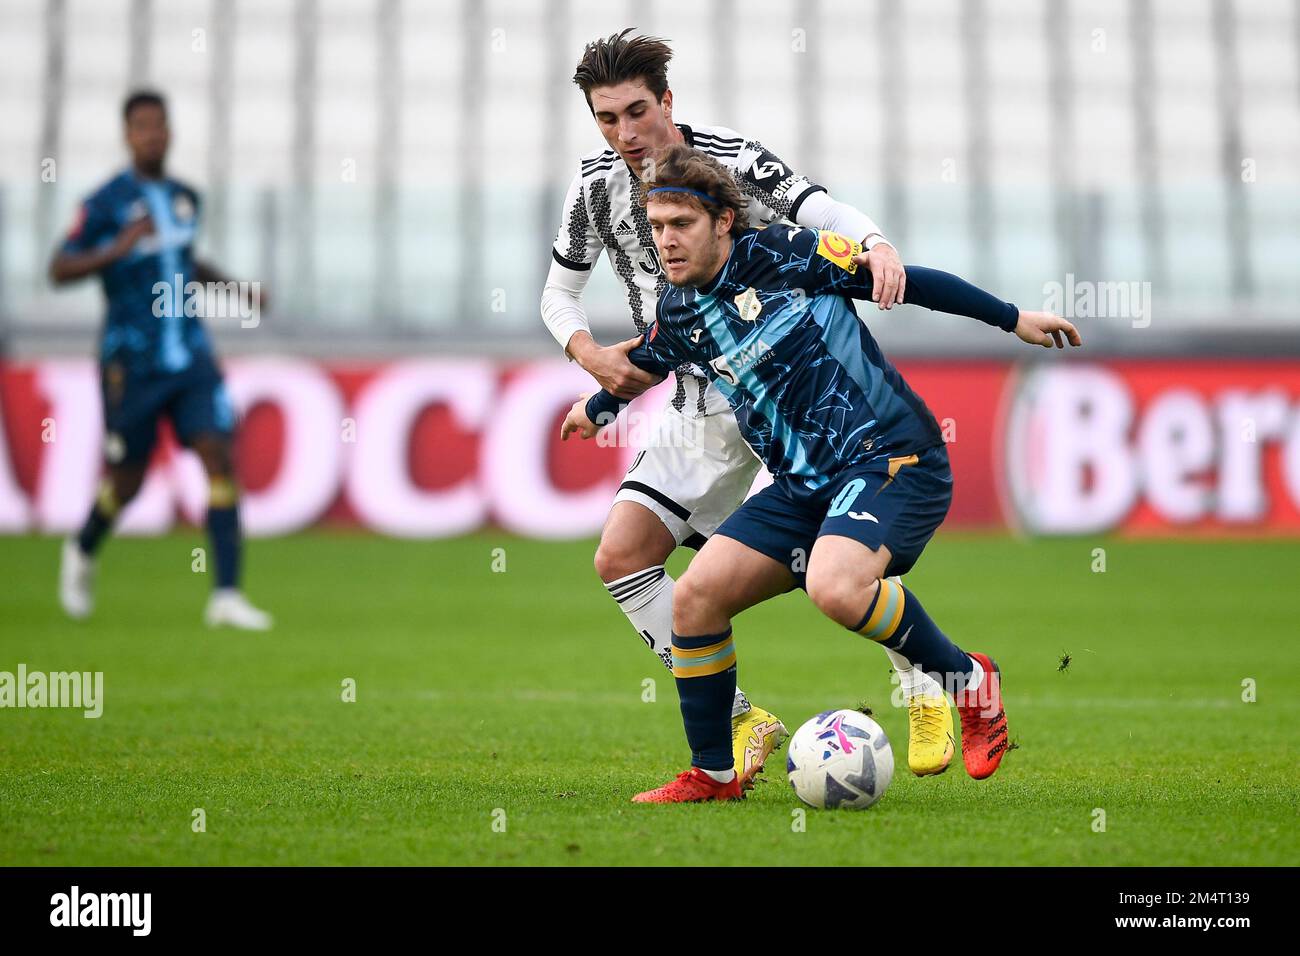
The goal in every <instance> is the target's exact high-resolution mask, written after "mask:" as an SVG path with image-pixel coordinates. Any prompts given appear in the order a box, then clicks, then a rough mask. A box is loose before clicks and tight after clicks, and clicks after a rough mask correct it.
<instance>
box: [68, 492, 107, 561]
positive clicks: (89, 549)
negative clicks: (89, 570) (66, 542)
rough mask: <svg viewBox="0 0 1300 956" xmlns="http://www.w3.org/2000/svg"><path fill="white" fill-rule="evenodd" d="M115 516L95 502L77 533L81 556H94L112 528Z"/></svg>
mask: <svg viewBox="0 0 1300 956" xmlns="http://www.w3.org/2000/svg"><path fill="white" fill-rule="evenodd" d="M114 517H115V516H114V515H111V514H109V513H108V512H107V511H105V510H104V508H103V506H102V505H100V503H99V502H98V501H97V502H95V505H94V507H93V508H91V509H90V514H89V515H87V516H86V523H85V524H83V525H82V526H81V530H80V531H79V532H77V546H78V547H80V548H81V553H82V554H92V555H93V554H94V553H95V552H96V551H98V550H99V546H100V545H101V544H103V542H104V538H105V537H106V536H107V535H108V532H109V531H110V530H111V529H112V527H113V518H114Z"/></svg>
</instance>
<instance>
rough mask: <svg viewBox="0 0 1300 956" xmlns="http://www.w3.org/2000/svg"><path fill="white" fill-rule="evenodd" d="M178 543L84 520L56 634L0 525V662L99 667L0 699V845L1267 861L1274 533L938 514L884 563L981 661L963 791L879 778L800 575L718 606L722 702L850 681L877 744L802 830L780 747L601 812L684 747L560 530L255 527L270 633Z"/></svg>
mask: <svg viewBox="0 0 1300 956" xmlns="http://www.w3.org/2000/svg"><path fill="white" fill-rule="evenodd" d="M201 544H202V539H201V538H200V537H199V536H198V535H197V534H178V535H175V536H172V537H169V538H165V539H160V540H138V539H136V540H132V539H122V540H115V541H113V542H111V543H110V544H109V545H108V549H107V551H106V553H105V555H104V560H103V562H102V567H101V575H100V588H99V596H100V601H99V607H98V609H97V612H96V615H95V617H94V619H93V620H92V621H90V622H88V623H85V624H80V625H78V624H73V623H70V622H68V621H66V620H64V619H63V618H62V617H61V615H60V613H59V611H58V608H57V605H56V603H55V601H54V580H55V570H56V564H57V558H58V547H59V545H58V542H57V541H55V540H52V539H48V538H20V539H0V670H9V671H13V670H15V669H16V667H17V664H18V663H19V662H23V663H25V664H26V665H27V666H28V668H29V670H45V671H50V670H70V669H76V670H92V671H93V670H101V671H103V672H104V675H105V676H104V680H105V706H104V714H103V717H102V718H100V719H99V720H87V719H84V718H83V717H82V716H81V715H80V713H77V712H71V711H59V710H21V711H19V710H9V709H6V710H0V864H9V865H12V864H284V863H290V864H441V863H456V864H503V863H504V864H680V863H726V864H755V863H759V864H762V863H779V864H826V863H849V864H909V863H916V864H935V863H953V864H975V863H982V864H1020V863H1037V864H1126V865H1130V864H1131V865H1145V864H1229V865H1231V864H1284V863H1285V864H1294V863H1296V862H1297V859H1300V853H1297V849H1298V848H1300V836H1297V833H1298V829H1297V827H1296V825H1295V822H1296V816H1297V793H1298V792H1300V787H1298V785H1300V772H1298V771H1297V752H1296V729H1295V728H1296V720H1297V718H1298V717H1300V704H1298V702H1297V701H1298V697H1297V692H1296V688H1297V686H1298V685H1300V654H1297V650H1296V646H1297V645H1296V641H1297V627H1296V623H1295V620H1296V618H1295V613H1294V601H1295V593H1296V592H1295V586H1296V582H1297V581H1298V580H1300V545H1298V544H1296V543H1290V542H1282V541H1230V542H1209V541H1197V542H1189V541H1179V542H1131V541H1118V540H1101V541H1095V540H1091V539H1088V540H1085V539H1073V540H1055V541H1032V542H1026V541H1019V540H1014V539H1011V538H1007V537H983V536H971V537H966V536H959V535H941V536H940V537H939V538H938V539H937V540H936V541H935V542H934V544H933V545H932V546H931V548H930V550H929V551H928V552H927V554H926V556H925V559H924V560H923V561H922V562H921V565H920V567H919V568H918V569H917V570H916V571H915V572H913V573H912V574H911V575H910V576H909V579H908V581H909V585H910V587H911V588H912V589H913V590H914V591H915V592H916V593H917V594H918V595H920V596H921V597H922V599H923V600H924V601H925V602H926V605H927V607H928V609H929V610H930V612H931V614H932V615H933V616H934V618H935V619H936V620H937V621H938V622H939V623H940V625H941V626H942V627H944V628H945V629H946V630H947V631H948V632H949V633H950V634H952V635H953V636H954V637H955V639H956V640H957V641H958V642H959V643H962V644H964V645H965V646H967V647H969V648H973V649H982V650H987V651H989V652H991V653H992V654H993V655H994V656H995V657H996V658H997V659H998V661H999V662H1000V664H1001V665H1002V668H1003V670H1004V673H1005V692H1006V699H1007V709H1008V716H1009V720H1010V727H1011V734H1012V737H1013V738H1014V739H1015V740H1016V741H1017V742H1018V743H1019V747H1018V749H1016V750H1015V751H1014V752H1012V753H1011V754H1010V755H1009V756H1008V757H1007V758H1006V760H1005V762H1004V763H1003V766H1002V769H1001V770H1000V771H999V772H998V774H997V775H996V776H995V777H993V778H992V779H991V780H988V781H984V782H976V781H973V780H971V779H970V778H969V777H967V776H966V775H965V773H964V771H963V770H962V769H961V767H960V762H959V761H958V762H957V764H955V765H954V767H953V769H952V770H950V771H949V772H948V773H947V774H946V775H944V776H943V777H939V778H929V779H925V780H917V779H915V778H913V777H911V776H910V774H908V773H907V772H906V770H905V763H906V715H905V713H904V712H903V711H901V710H898V709H896V708H894V707H892V706H891V705H890V696H891V690H892V687H891V685H890V683H889V673H888V668H887V664H886V661H885V657H884V655H883V654H882V653H881V652H880V650H879V649H878V648H876V647H873V646H869V645H867V644H866V643H865V642H864V641H863V640H862V639H860V638H856V637H853V636H852V635H849V634H848V633H846V632H844V631H843V630H841V629H839V628H837V627H835V626H834V625H832V624H830V623H829V622H828V621H826V620H824V619H822V618H821V617H820V616H819V615H818V614H817V613H816V611H815V609H814V608H813V607H812V606H811V605H810V604H809V603H808V602H807V600H806V598H805V597H804V596H803V595H802V594H793V595H787V596H786V597H783V598H781V599H778V600H776V601H774V602H771V603H770V604H769V605H767V606H765V607H762V608H759V609H756V610H754V611H751V612H749V613H747V614H745V615H743V616H742V617H741V618H739V619H738V621H737V625H736V635H737V648H738V652H739V655H740V679H741V686H742V687H744V688H745V689H746V690H747V691H748V692H749V694H750V696H751V697H752V698H753V699H754V700H755V701H756V702H758V703H759V704H761V705H763V706H766V707H768V708H769V709H772V710H774V711H776V712H777V713H778V714H779V715H781V716H782V717H783V718H784V719H785V720H786V722H787V723H788V724H790V725H791V727H792V729H793V727H794V726H796V725H797V724H799V723H800V722H802V721H803V720H805V719H806V718H807V717H809V716H811V715H812V714H813V713H815V712H817V711H819V710H822V709H825V708H828V707H836V706H853V705H856V704H858V703H859V702H860V701H865V702H867V703H868V704H869V705H870V706H872V707H873V709H874V710H875V714H876V717H877V719H878V720H880V721H881V723H882V724H883V726H884V727H885V729H886V730H887V731H888V733H889V735H890V737H891V739H892V740H893V742H894V746H895V752H896V754H897V757H898V760H899V763H900V765H901V766H900V770H901V772H900V773H898V774H896V776H895V778H894V783H893V786H892V787H891V788H890V790H889V792H888V794H887V795H886V796H885V798H884V799H883V800H882V801H881V802H880V803H879V804H878V805H877V806H876V807H874V808H872V809H871V810H869V811H867V812H865V813H852V812H847V811H840V812H818V811H812V810H810V811H808V812H807V814H806V829H805V830H804V832H795V829H794V828H793V827H792V824H794V823H795V822H796V818H795V816H794V815H793V814H792V811H793V810H795V809H796V807H798V806H799V804H798V803H797V801H796V800H795V798H794V795H793V793H792V791H791V790H790V789H789V787H788V786H787V785H786V783H785V779H784V778H785V775H784V773H783V771H782V770H781V769H780V766H781V765H782V764H783V762H784V760H783V758H782V759H779V760H777V761H774V764H775V766H774V767H773V770H772V772H771V773H770V774H769V775H768V777H769V779H767V780H766V781H765V782H764V783H763V784H762V785H761V786H760V787H759V788H758V789H757V790H756V791H755V792H754V793H753V794H752V795H751V796H750V798H749V799H748V800H747V801H745V802H744V803H742V804H729V805H717V804H715V805H708V806H677V807H640V806H637V807H634V806H631V805H630V804H629V803H628V802H627V800H628V797H629V796H630V795H631V794H632V793H634V792H636V791H637V790H639V789H644V788H646V787H649V786H652V785H657V784H658V783H661V782H663V781H664V780H665V779H667V778H668V777H669V776H670V775H671V774H672V773H675V772H676V771H678V770H680V769H682V768H683V767H684V766H685V764H686V751H685V749H684V745H683V741H682V732H681V726H680V722H679V718H678V714H677V704H676V693H675V690H674V687H673V684H672V681H671V679H670V678H669V676H668V674H667V673H666V672H665V671H663V670H662V668H661V667H660V666H659V665H658V663H657V661H656V660H655V659H654V658H652V657H651V655H650V654H649V653H648V652H647V651H646V650H645V648H644V647H643V646H642V645H641V644H640V642H639V640H638V639H637V638H636V637H635V636H634V635H633V634H632V633H631V631H630V630H629V629H628V626H627V624H626V622H625V621H624V620H623V618H622V617H621V615H620V614H619V613H618V611H617V609H616V607H615V605H614V604H613V602H612V601H610V600H609V598H608V597H607V596H606V595H605V594H604V592H603V590H602V589H601V587H600V584H599V582H598V581H597V580H596V578H595V576H594V574H593V573H592V570H591V563H590V553H591V549H592V543H591V542H577V543H565V544H548V543H539V542H526V541H520V540H515V539H511V538H505V537H494V536H490V535H483V536H476V537H470V538H465V539H460V540H455V541H440V542H401V541H391V540H385V539H379V538H373V537H365V536H354V535H347V534H313V535H304V536H300V537H292V538H287V539H280V540H274V541H256V542H253V543H252V545H251V546H250V549H249V551H250V553H249V561H248V565H249V567H248V578H249V584H250V586H249V590H250V593H251V595H252V596H253V597H254V598H255V599H257V600H258V601H260V602H262V603H264V604H265V605H266V606H267V607H268V608H269V609H270V610H272V611H273V612H275V614H276V615H277V618H278V626H277V629H276V630H275V631H274V632H273V633H272V634H270V635H247V634H238V633H232V632H220V633H211V632H208V631H207V630H205V629H204V628H203V627H202V626H201V625H200V624H199V612H200V609H201V606H202V602H203V598H204V595H205V590H206V582H205V579H204V577H203V576H201V575H198V574H194V573H192V572H191V571H190V561H191V556H190V550H191V548H193V547H196V546H199V545H201ZM1098 546H1102V547H1104V548H1105V549H1106V565H1107V570H1106V571H1105V573H1094V572H1093V571H1092V570H1091V565H1092V563H1093V554H1092V551H1093V548H1095V547H1098ZM497 547H500V548H504V554H505V560H506V571H505V572H504V573H495V572H493V570H492V563H493V549H494V548H497ZM674 564H675V566H677V567H680V566H681V564H682V562H681V561H680V560H678V559H675V562H674ZM1063 652H1068V653H1069V654H1070V655H1072V657H1073V662H1072V663H1071V665H1070V666H1069V668H1068V670H1067V671H1065V672H1063V673H1062V672H1059V671H1058V669H1057V668H1058V662H1059V660H1060V657H1061V655H1062V653H1063ZM345 678H353V679H355V681H356V684H357V700H356V702H355V703H344V702H343V701H341V699H340V697H341V682H342V681H343V680H344V679H345ZM647 678H650V679H653V680H654V681H655V682H656V689H657V700H656V701H655V702H653V703H645V702H643V701H642V695H643V690H642V682H643V680H645V679H647ZM1245 678H1253V679H1254V680H1255V681H1256V682H1257V694H1258V700H1257V701H1256V702H1255V703H1246V702H1243V701H1242V699H1241V697H1242V686H1241V685H1242V681H1243V679H1245ZM194 808H203V809H204V810H205V812H206V818H207V829H206V832H204V833H194V832H192V829H191V811H192V810H193V809H194ZM1095 808H1101V809H1102V810H1104V811H1105V813H1106V831H1105V832H1104V833H1098V832H1094V830H1093V821H1094V809H1095ZM498 809H499V810H503V811H504V822H505V831H504V832H496V831H495V830H494V828H493V822H494V811H496V810H498ZM496 818H497V819H500V814H498V815H497V817H496Z"/></svg>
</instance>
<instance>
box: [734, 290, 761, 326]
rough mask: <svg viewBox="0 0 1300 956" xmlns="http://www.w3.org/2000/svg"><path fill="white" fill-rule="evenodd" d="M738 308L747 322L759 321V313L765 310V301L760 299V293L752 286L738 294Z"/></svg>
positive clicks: (736, 299) (736, 300)
mask: <svg viewBox="0 0 1300 956" xmlns="http://www.w3.org/2000/svg"><path fill="white" fill-rule="evenodd" d="M735 302H736V309H737V310H738V311H739V312H740V317H741V318H742V319H744V320H745V321H746V322H757V321H758V314H759V313H760V312H762V311H763V303H762V302H759V301H758V293H757V292H755V291H754V288H753V287H752V286H751V287H750V288H748V289H746V290H745V291H744V292H742V293H740V295H738V296H736V298H735Z"/></svg>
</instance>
